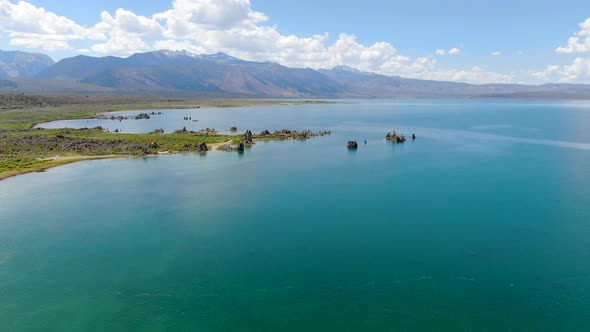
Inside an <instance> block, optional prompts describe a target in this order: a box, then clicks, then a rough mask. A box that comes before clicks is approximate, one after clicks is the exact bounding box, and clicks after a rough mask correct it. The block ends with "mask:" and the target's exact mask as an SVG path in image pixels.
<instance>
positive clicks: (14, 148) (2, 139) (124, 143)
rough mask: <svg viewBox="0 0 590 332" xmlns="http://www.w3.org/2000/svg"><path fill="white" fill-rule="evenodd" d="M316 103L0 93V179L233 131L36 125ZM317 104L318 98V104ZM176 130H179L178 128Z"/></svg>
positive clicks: (216, 139)
mask: <svg viewBox="0 0 590 332" xmlns="http://www.w3.org/2000/svg"><path fill="white" fill-rule="evenodd" d="M305 103H318V102H315V101H280V100H182V99H164V98H155V97H121V96H101V95H89V96H85V95H24V94H0V180H2V179H5V178H8V177H11V176H15V175H18V174H23V173H29V172H40V171H43V170H46V169H48V168H50V167H55V166H59V165H64V164H68V163H72V162H76V161H80V160H89V159H101V158H115V157H127V156H148V155H157V154H161V153H180V152H191V151H197V150H198V145H199V144H201V143H205V144H207V146H208V148H209V149H211V148H213V147H214V146H217V145H219V144H222V143H225V142H228V141H234V142H235V141H236V140H239V135H219V134H211V133H195V132H175V133H169V134H158V133H149V134H123V133H111V132H105V131H102V130H99V129H35V128H33V126H34V125H35V124H38V123H42V122H47V121H55V120H66V119H80V118H89V117H95V116H98V115H100V114H104V113H106V112H113V111H126V110H157V109H190V108H196V107H240V106H271V105H292V104H305ZM320 103H321V102H320ZM179 129H180V128H179Z"/></svg>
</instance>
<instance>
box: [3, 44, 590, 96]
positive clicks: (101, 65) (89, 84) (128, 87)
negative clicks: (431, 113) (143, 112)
mask: <svg viewBox="0 0 590 332" xmlns="http://www.w3.org/2000/svg"><path fill="white" fill-rule="evenodd" d="M0 91H22V92H79V93H116V94H147V95H165V96H187V97H188V96H200V95H207V96H214V97H233V96H235V97H250V98H507V99H508V98H547V99H577V98H580V99H588V98H590V85H584V84H544V85H520V84H483V85H476V84H468V83H458V82H443V81H429V80H419V79H410V78H403V77H399V76H386V75H380V74H375V73H369V72H363V71H359V70H356V69H354V68H350V67H347V66H337V67H334V68H332V69H329V70H327V69H320V70H313V69H309V68H306V69H303V68H290V67H286V66H283V65H281V64H278V63H273V62H255V61H245V60H241V59H238V58H235V57H232V56H229V55H227V54H224V53H217V54H204V55H197V54H192V53H189V52H186V51H167V50H159V51H153V52H147V53H137V54H134V55H132V56H129V57H127V58H120V57H113V56H108V57H91V56H85V55H79V56H75V57H71V58H66V59H63V60H61V61H59V62H57V63H54V62H53V60H51V58H49V57H48V56H46V55H42V54H32V53H25V52H18V51H17V52H4V51H0Z"/></svg>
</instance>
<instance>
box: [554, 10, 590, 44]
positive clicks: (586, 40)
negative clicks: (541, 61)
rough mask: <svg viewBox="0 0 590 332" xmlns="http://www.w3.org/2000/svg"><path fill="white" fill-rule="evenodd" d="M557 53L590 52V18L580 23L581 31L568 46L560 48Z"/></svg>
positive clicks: (569, 41) (570, 40)
mask: <svg viewBox="0 0 590 332" xmlns="http://www.w3.org/2000/svg"><path fill="white" fill-rule="evenodd" d="M555 51H556V52H557V53H585V52H590V18H587V19H586V20H585V21H584V22H582V23H580V31H578V32H576V33H574V35H573V36H572V37H570V38H569V39H568V41H567V46H560V47H558V48H557V49H555Z"/></svg>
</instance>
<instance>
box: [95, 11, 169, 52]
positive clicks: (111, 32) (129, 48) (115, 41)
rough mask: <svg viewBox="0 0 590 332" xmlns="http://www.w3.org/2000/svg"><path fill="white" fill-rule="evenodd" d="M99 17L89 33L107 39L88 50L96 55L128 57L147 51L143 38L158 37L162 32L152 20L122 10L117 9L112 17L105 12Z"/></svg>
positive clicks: (147, 45)
mask: <svg viewBox="0 0 590 332" xmlns="http://www.w3.org/2000/svg"><path fill="white" fill-rule="evenodd" d="M100 17H101V19H102V21H101V22H100V23H98V24H96V25H95V26H94V27H93V28H92V29H91V31H95V32H96V33H98V34H104V35H107V36H108V39H107V40H106V41H105V42H104V43H99V44H95V45H93V46H92V47H91V48H90V49H91V50H92V51H94V52H95V53H98V54H117V55H130V54H133V53H136V52H139V51H142V50H145V49H148V48H149V47H150V46H149V44H148V43H147V42H146V41H145V38H146V37H153V36H159V35H160V34H161V33H162V31H163V28H162V26H161V25H160V24H159V23H158V22H156V21H155V20H154V19H150V18H147V17H144V16H139V15H135V14H134V13H132V12H130V11H127V10H124V9H117V11H116V12H115V16H114V17H113V16H111V14H109V13H108V12H106V11H104V12H102V14H101V15H100Z"/></svg>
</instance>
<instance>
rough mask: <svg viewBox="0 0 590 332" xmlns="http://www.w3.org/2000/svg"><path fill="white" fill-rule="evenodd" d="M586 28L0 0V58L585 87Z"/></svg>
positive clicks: (545, 10)
mask: <svg viewBox="0 0 590 332" xmlns="http://www.w3.org/2000/svg"><path fill="white" fill-rule="evenodd" d="M43 9H44V10H43ZM121 9H124V10H121ZM103 12H106V13H107V14H106V16H105V14H102V16H101V13H103ZM187 13H189V14H187ZM589 18H590V1H547V0H545V1H523V0H520V1H519V0H515V1H504V0H499V1H465V0H454V1H445V2H444V4H443V3H442V2H441V1H433V0H423V1H383V0H365V1H354V2H353V1H342V0H340V1H336V0H325V1H317V0H316V1H310V0H299V1H296V2H295V1H276V0H250V1H249V0H150V1H137V0H134V1H130V0H119V1H113V0H106V1H94V2H84V3H82V2H81V1H67V0H65V1H64V0H62V1H54V0H51V1H49V0H28V1H26V2H21V3H18V2H17V1H15V0H0V34H1V38H0V48H1V49H21V50H28V51H37V52H43V53H46V54H49V55H50V56H52V57H54V58H56V59H60V58H63V57H66V56H71V55H74V54H79V53H84V54H88V55H96V56H104V55H117V56H126V55H129V54H131V53H133V52H138V51H149V50H153V49H158V48H170V49H178V50H180V49H187V50H188V51H191V52H194V53H213V52H217V51H223V52H226V53H229V54H232V55H235V56H238V57H242V58H246V59H250V60H260V61H276V62H280V63H283V64H285V65H289V66H300V67H312V68H330V67H332V66H334V65H340V64H345V65H349V66H353V67H357V68H360V69H362V70H367V71H373V72H379V73H383V74H388V75H401V76H407V77H416V78H427V79H448V80H455V81H467V82H474V83H487V82H513V83H521V82H522V83H546V82H572V83H590V20H588V19H589ZM587 20H588V21H587ZM584 22H586V23H587V24H585V25H584V26H580V24H582V23H584ZM570 38H576V39H575V40H574V41H573V42H572V41H571V40H570ZM560 47H561V49H560V50H558V48H560ZM451 49H455V50H454V51H453V52H449V51H450V50H451ZM437 50H438V52H437ZM437 53H438V54H437ZM449 53H452V54H449Z"/></svg>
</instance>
